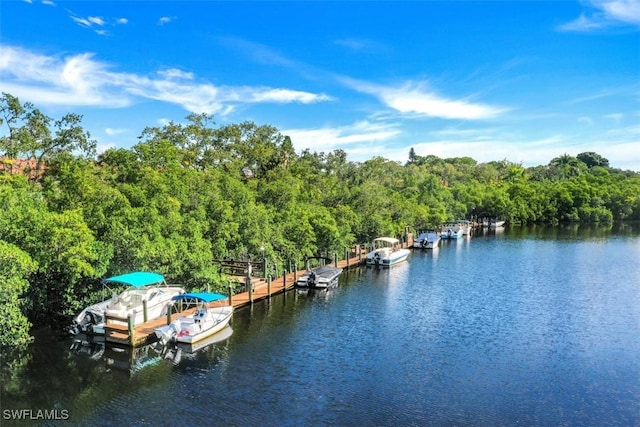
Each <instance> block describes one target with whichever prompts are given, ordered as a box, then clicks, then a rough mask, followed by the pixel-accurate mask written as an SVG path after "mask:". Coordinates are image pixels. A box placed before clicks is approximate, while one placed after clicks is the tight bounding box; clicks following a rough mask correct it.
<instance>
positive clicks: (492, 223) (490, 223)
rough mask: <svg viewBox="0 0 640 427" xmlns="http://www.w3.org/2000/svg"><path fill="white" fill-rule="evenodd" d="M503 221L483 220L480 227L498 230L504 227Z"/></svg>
mask: <svg viewBox="0 0 640 427" xmlns="http://www.w3.org/2000/svg"><path fill="white" fill-rule="evenodd" d="M504 224H505V221H496V220H492V219H485V220H484V221H482V226H483V227H487V228H490V229H491V228H500V227H504Z"/></svg>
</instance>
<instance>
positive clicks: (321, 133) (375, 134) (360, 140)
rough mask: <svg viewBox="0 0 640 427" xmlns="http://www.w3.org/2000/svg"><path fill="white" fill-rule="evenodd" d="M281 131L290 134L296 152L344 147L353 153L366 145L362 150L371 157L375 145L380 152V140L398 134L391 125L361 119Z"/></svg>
mask: <svg viewBox="0 0 640 427" xmlns="http://www.w3.org/2000/svg"><path fill="white" fill-rule="evenodd" d="M282 133H283V134H284V135H288V136H290V137H291V141H292V142H293V144H294V147H295V148H296V150H297V151H302V150H305V149H310V150H313V151H325V152H328V151H332V150H334V149H337V148H343V149H344V148H346V147H347V146H348V147H349V148H348V150H347V151H349V152H350V153H352V154H355V153H357V151H358V150H359V149H360V146H366V147H367V148H366V149H365V150H366V151H368V153H367V154H368V156H369V157H371V154H372V150H373V151H375V149H376V147H377V148H379V150H380V153H383V152H384V150H385V146H384V145H383V144H382V143H383V142H384V141H387V140H390V139H392V138H394V137H396V136H398V135H400V133H401V131H400V130H399V129H397V128H396V126H395V125H393V124H383V123H375V122H370V121H368V120H363V121H358V122H356V123H353V124H350V125H345V126H336V127H322V128H306V129H304V128H303V129H286V130H283V131H282ZM371 143H376V144H374V145H371Z"/></svg>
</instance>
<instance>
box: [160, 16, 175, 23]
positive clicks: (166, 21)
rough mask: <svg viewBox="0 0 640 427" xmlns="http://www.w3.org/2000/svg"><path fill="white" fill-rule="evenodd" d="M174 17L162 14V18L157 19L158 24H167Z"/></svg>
mask: <svg viewBox="0 0 640 427" xmlns="http://www.w3.org/2000/svg"><path fill="white" fill-rule="evenodd" d="M174 19H176V17H175V16H174V17H169V16H163V17H162V18H160V19H158V25H164V24H168V23H169V22H171V21H173V20H174Z"/></svg>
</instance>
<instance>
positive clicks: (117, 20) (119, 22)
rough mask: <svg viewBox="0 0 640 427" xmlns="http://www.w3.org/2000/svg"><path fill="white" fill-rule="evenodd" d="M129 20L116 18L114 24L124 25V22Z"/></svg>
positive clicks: (126, 22)
mask: <svg viewBox="0 0 640 427" xmlns="http://www.w3.org/2000/svg"><path fill="white" fill-rule="evenodd" d="M128 23H129V20H128V19H127V18H118V19H116V24H120V25H124V24H128Z"/></svg>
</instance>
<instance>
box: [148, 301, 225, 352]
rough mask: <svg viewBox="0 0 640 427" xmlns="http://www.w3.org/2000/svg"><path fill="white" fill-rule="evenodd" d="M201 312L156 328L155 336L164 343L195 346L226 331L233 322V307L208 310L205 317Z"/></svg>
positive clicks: (197, 311) (198, 311)
mask: <svg viewBox="0 0 640 427" xmlns="http://www.w3.org/2000/svg"><path fill="white" fill-rule="evenodd" d="M199 313H202V312H201V311H200V310H196V312H195V313H194V314H191V315H189V316H183V317H180V318H178V319H176V320H174V321H173V322H171V323H170V324H169V325H166V326H162V327H160V328H156V330H155V334H156V336H157V338H158V339H159V340H160V341H162V342H168V341H175V342H178V343H184V344H193V343H196V342H199V341H202V340H204V339H205V338H208V337H211V336H212V335H214V334H216V333H218V332H220V331H221V330H222V329H224V328H225V327H226V326H227V325H228V324H229V321H230V320H231V317H232V315H233V307H231V306H224V307H214V308H207V309H206V313H205V314H204V315H200V314H199Z"/></svg>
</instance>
